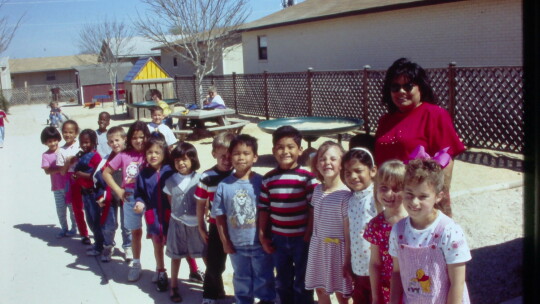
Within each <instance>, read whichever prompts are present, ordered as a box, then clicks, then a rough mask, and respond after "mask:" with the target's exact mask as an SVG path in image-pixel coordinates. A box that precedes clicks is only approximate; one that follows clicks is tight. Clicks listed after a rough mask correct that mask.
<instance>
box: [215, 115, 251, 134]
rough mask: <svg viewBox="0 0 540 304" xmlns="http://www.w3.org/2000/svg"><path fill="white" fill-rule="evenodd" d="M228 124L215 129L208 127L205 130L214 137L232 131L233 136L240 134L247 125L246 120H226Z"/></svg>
mask: <svg viewBox="0 0 540 304" xmlns="http://www.w3.org/2000/svg"><path fill="white" fill-rule="evenodd" d="M228 121H229V123H230V124H228V125H223V126H221V125H220V126H216V127H208V128H207V130H208V131H210V132H212V133H213V134H214V135H216V134H218V133H221V132H225V131H232V132H233V133H234V134H240V132H242V129H243V128H244V126H245V125H247V124H248V123H249V121H247V120H243V119H237V118H228Z"/></svg>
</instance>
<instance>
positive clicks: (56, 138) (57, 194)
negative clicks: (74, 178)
mask: <svg viewBox="0 0 540 304" xmlns="http://www.w3.org/2000/svg"><path fill="white" fill-rule="evenodd" d="M60 140H62V137H61V136H60V132H58V130H57V129H56V128H55V127H46V128H45V129H43V131H41V143H42V144H44V145H46V146H47V147H48V148H49V149H48V150H47V151H45V152H44V153H43V154H42V156H41V168H42V169H43V170H44V171H45V174H48V175H50V176H51V190H52V192H53V194H54V201H55V203H56V214H57V215H58V221H59V222H60V228H62V231H60V232H59V233H58V234H57V235H56V237H57V238H63V237H66V236H68V237H71V236H74V235H75V233H77V232H76V229H77V228H76V227H77V226H76V223H75V216H74V215H73V209H72V208H71V204H66V198H65V196H66V178H65V176H63V175H62V174H60V169H61V168H60V167H58V166H57V165H56V158H57V157H58V153H59V152H60V150H59V147H58V143H59V142H60ZM66 210H69V217H70V218H71V229H68V228H69V227H68V222H67V219H66Z"/></svg>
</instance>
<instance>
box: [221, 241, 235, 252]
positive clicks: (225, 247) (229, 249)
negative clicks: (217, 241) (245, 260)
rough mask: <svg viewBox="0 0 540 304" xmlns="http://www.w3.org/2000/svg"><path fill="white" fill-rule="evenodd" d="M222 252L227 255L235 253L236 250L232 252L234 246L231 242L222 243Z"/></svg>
mask: <svg viewBox="0 0 540 304" xmlns="http://www.w3.org/2000/svg"><path fill="white" fill-rule="evenodd" d="M223 251H224V252H225V253H227V254H232V253H236V250H234V246H233V244H232V242H231V241H227V242H224V243H223Z"/></svg>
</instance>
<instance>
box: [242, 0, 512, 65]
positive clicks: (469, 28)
mask: <svg viewBox="0 0 540 304" xmlns="http://www.w3.org/2000/svg"><path fill="white" fill-rule="evenodd" d="M521 7H522V2H521V1H520V0H470V1H460V2H454V3H446V4H437V5H430V6H422V7H418V8H408V9H401V10H394V11H388V12H380V13H371V14H364V15H357V16H351V17H343V18H336V19H331V20H325V21H318V22H310V23H304V24H297V25H290V26H284V27H278V28H271V29H265V30H257V31H250V32H245V33H243V34H242V39H243V58H244V72H245V73H261V72H263V71H264V70H267V71H269V72H290V71H303V70H306V69H307V68H309V67H312V68H314V70H346V69H361V68H363V66H364V65H370V66H371V68H373V69H386V68H388V67H389V66H390V65H391V64H392V62H393V61H394V60H396V59H398V58H400V57H409V58H411V59H412V60H414V61H417V62H418V63H420V64H421V65H422V66H423V67H426V68H430V67H443V66H446V65H448V63H450V62H456V63H457V65H458V66H519V65H522V64H523V59H522V44H523V40H522V17H521V16H522V9H521ZM259 35H266V36H267V40H268V60H259V59H258V49H257V37H258V36H259Z"/></svg>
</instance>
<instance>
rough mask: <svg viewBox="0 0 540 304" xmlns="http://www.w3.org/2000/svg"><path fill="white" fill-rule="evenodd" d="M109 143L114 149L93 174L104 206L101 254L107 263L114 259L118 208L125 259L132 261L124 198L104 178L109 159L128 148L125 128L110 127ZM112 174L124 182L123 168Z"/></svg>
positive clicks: (99, 200) (116, 180) (118, 181)
mask: <svg viewBox="0 0 540 304" xmlns="http://www.w3.org/2000/svg"><path fill="white" fill-rule="evenodd" d="M98 141H99V140H98ZM107 143H108V145H109V147H110V148H111V149H112V152H111V154H108V155H105V156H104V157H103V159H102V160H101V162H100V163H99V165H98V167H97V169H96V171H95V173H94V176H93V181H94V187H95V189H96V199H97V203H98V205H99V206H100V207H101V208H102V209H101V218H100V225H101V231H102V232H103V252H102V254H101V261H102V262H105V263H107V262H110V261H111V259H112V254H113V251H114V246H115V245H116V244H115V242H114V235H115V232H116V229H118V209H120V212H121V213H120V227H121V231H122V248H123V250H124V259H125V260H126V261H127V262H130V261H131V260H133V253H132V251H131V232H130V231H129V230H128V229H127V228H126V227H125V225H124V213H123V209H122V208H123V207H122V200H121V199H120V198H119V197H118V195H117V194H116V193H115V192H114V191H112V190H111V188H110V187H109V186H108V185H107V183H106V182H105V180H103V170H104V169H105V168H106V167H107V166H108V164H109V161H111V160H112V159H113V158H114V157H115V156H116V155H118V154H119V153H120V152H122V151H124V149H125V148H126V132H124V129H123V128H122V127H112V128H110V129H109V131H107ZM98 145H99V144H98ZM112 176H113V179H114V181H115V182H116V183H117V184H122V171H121V170H116V171H114V172H113V174H112Z"/></svg>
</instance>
